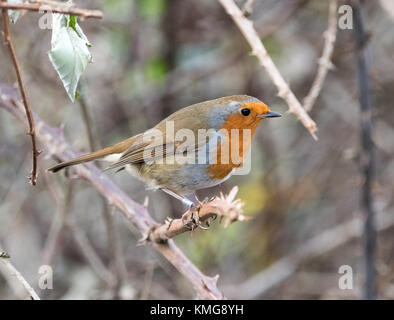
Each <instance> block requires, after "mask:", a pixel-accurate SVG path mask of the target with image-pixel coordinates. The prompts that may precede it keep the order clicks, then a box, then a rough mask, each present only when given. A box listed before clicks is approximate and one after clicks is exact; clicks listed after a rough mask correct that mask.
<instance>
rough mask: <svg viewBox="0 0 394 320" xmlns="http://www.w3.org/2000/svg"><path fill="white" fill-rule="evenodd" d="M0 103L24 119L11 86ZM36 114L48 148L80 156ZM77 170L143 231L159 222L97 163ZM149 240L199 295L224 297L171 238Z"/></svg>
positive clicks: (1, 90) (0, 89)
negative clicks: (157, 240) (97, 165)
mask: <svg viewBox="0 0 394 320" xmlns="http://www.w3.org/2000/svg"><path fill="white" fill-rule="evenodd" d="M0 106H2V107H3V108H5V109H6V110H8V111H9V112H10V113H12V114H13V115H14V116H15V117H16V118H18V119H19V120H21V121H25V119H24V117H23V112H22V111H21V104H20V102H19V101H17V100H16V97H15V90H13V89H12V88H10V87H8V86H2V85H0ZM34 118H35V121H36V123H37V127H36V128H37V137H38V138H39V139H40V140H41V142H42V143H43V144H44V145H45V146H46V149H47V150H48V152H50V153H52V154H55V155H56V156H57V157H58V158H59V159H61V160H63V161H65V160H69V159H71V158H74V157H77V156H80V153H79V152H78V151H76V150H75V149H73V148H72V147H71V146H70V144H68V143H67V142H66V140H65V139H64V136H63V132H62V130H59V129H57V128H53V127H50V126H49V125H47V124H46V123H45V122H44V121H42V120H41V119H40V118H39V117H38V116H37V115H35V116H34ZM75 171H76V173H77V175H78V176H79V177H80V178H83V179H86V180H87V181H89V182H90V183H91V184H92V186H93V187H94V188H96V189H97V190H98V191H99V193H101V194H102V195H103V196H104V197H105V198H106V199H107V201H108V202H109V203H110V204H112V205H114V206H116V207H117V208H118V209H119V211H120V212H122V213H123V215H124V216H125V217H126V218H127V219H128V220H129V221H130V222H131V223H132V224H133V225H134V227H135V228H136V229H137V230H139V232H140V233H141V234H142V235H147V234H148V233H149V232H150V230H151V229H152V228H153V227H154V226H156V225H157V224H156V222H155V221H154V220H153V218H152V217H151V216H150V214H149V212H148V211H147V209H146V207H144V206H143V205H142V204H139V203H137V202H134V201H133V200H132V199H130V198H129V197H128V196H127V195H126V194H125V193H124V192H123V191H122V190H121V189H119V187H118V186H116V185H115V184H114V183H113V182H112V181H111V180H110V179H109V178H108V177H107V176H106V175H104V174H103V173H102V172H101V171H100V170H99V169H98V168H97V167H96V166H95V165H93V164H90V163H89V164H85V165H80V166H76V167H75ZM149 243H150V244H151V246H152V247H153V248H155V249H156V250H157V251H159V252H160V253H161V254H162V255H163V256H164V257H165V258H166V259H167V260H168V261H169V262H170V263H171V264H173V265H174V267H175V268H176V269H177V270H178V271H179V272H180V273H181V274H182V275H183V276H185V277H186V278H187V279H188V280H189V281H190V282H191V283H192V285H193V287H194V289H195V291H196V294H197V296H198V298H200V299H224V296H223V293H222V292H221V291H220V290H219V289H218V288H217V280H218V276H215V277H208V276H206V275H204V274H203V273H202V272H201V271H200V270H199V269H198V268H197V267H196V266H195V265H194V264H193V263H192V262H191V261H190V260H189V259H187V258H186V256H185V255H184V254H183V253H182V252H181V251H180V250H179V249H178V247H177V246H176V245H175V244H174V242H173V241H172V240H168V241H167V242H166V243H164V244H161V243H156V242H149Z"/></svg>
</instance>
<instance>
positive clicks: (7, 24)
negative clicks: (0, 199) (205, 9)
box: [0, 0, 40, 185]
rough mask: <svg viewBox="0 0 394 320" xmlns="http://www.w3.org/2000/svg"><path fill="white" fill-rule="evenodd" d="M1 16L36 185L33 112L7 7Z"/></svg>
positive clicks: (33, 180) (1, 3) (33, 182)
mask: <svg viewBox="0 0 394 320" xmlns="http://www.w3.org/2000/svg"><path fill="white" fill-rule="evenodd" d="M6 1H7V0H1V1H0V5H4V4H7V3H6ZM2 16H3V37H4V42H5V44H6V45H7V47H8V50H9V52H10V55H11V58H12V62H13V64H14V69H15V73H16V77H17V79H18V86H19V90H20V93H21V97H22V102H23V106H24V108H25V113H26V116H27V122H28V124H29V133H28V134H29V135H30V138H31V144H32V155H33V168H32V170H31V173H30V175H29V180H30V182H31V184H32V185H36V182H37V157H38V156H39V155H40V151H38V150H37V142H36V130H35V126H34V119H33V114H32V112H31V108H30V103H29V99H28V98H27V91H26V88H25V85H24V83H23V78H22V70H21V68H20V65H19V62H18V58H17V57H16V52H15V47H14V44H13V42H12V35H11V30H10V18H9V16H8V10H7V9H4V8H3V10H2Z"/></svg>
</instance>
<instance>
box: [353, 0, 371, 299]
mask: <svg viewBox="0 0 394 320" xmlns="http://www.w3.org/2000/svg"><path fill="white" fill-rule="evenodd" d="M352 6H353V10H354V29H353V33H354V38H355V42H356V45H355V56H356V62H357V78H358V91H359V102H360V126H361V151H360V163H361V170H362V173H363V175H364V177H363V178H364V179H363V184H362V194H361V208H362V210H363V211H364V214H365V225H364V254H365V272H366V285H365V298H366V299H375V298H376V288H375V286H376V283H375V282H376V270H375V261H374V260H375V251H376V230H375V222H374V215H375V213H374V209H373V196H372V183H373V177H374V147H373V141H372V122H373V115H372V104H371V85H370V80H369V60H368V58H369V56H368V54H369V52H368V49H367V40H368V37H367V34H366V32H365V25H364V11H363V2H361V1H359V0H355V1H352Z"/></svg>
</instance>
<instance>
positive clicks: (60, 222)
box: [42, 179, 73, 265]
mask: <svg viewBox="0 0 394 320" xmlns="http://www.w3.org/2000/svg"><path fill="white" fill-rule="evenodd" d="M45 180H46V181H47V187H48V189H49V188H51V187H52V186H50V185H49V183H48V179H45ZM52 194H53V191H52ZM72 195H73V183H72V181H69V182H68V183H67V185H66V192H65V196H64V197H63V198H62V199H61V200H59V202H58V203H57V210H56V213H55V215H54V216H53V219H52V223H51V227H50V229H49V233H48V237H47V239H46V241H45V245H44V248H43V250H42V252H43V253H42V264H43V265H50V264H52V260H53V257H54V256H55V253H56V248H57V245H58V241H59V238H60V235H61V233H62V231H63V230H64V226H65V221H66V216H67V213H68V211H69V210H70V205H71V202H72V200H71V199H72Z"/></svg>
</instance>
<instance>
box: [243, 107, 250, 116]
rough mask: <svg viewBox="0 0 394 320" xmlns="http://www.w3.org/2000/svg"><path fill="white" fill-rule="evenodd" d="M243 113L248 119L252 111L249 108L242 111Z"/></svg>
mask: <svg viewBox="0 0 394 320" xmlns="http://www.w3.org/2000/svg"><path fill="white" fill-rule="evenodd" d="M241 113H242V115H243V116H245V117H247V116H248V115H250V109H247V108H245V109H242V110H241Z"/></svg>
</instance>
